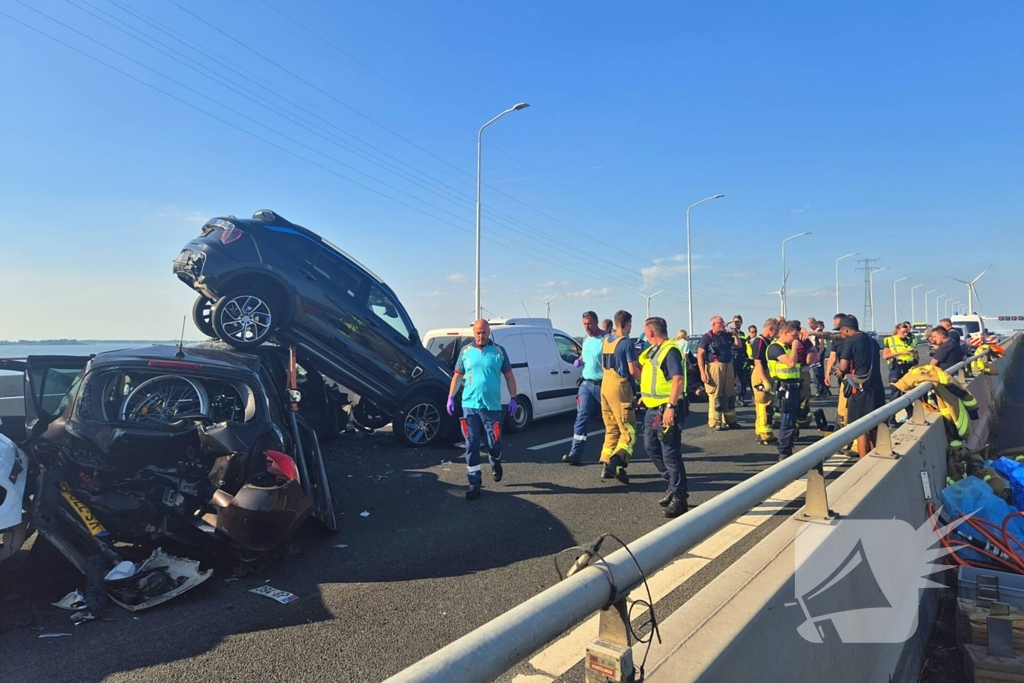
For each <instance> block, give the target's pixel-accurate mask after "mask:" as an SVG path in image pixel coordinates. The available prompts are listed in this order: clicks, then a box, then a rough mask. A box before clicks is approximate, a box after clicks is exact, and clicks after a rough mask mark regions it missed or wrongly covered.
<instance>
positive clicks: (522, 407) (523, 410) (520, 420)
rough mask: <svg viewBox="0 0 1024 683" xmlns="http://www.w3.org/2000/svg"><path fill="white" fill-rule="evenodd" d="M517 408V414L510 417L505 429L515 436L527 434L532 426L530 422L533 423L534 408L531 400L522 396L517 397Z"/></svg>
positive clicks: (507, 419)
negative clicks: (521, 433) (520, 433)
mask: <svg viewBox="0 0 1024 683" xmlns="http://www.w3.org/2000/svg"><path fill="white" fill-rule="evenodd" d="M516 406H517V410H516V414H515V415H509V416H508V417H507V418H506V425H505V428H506V429H508V431H510V432H512V433H513V434H518V433H519V432H525V431H526V429H527V428H528V427H529V426H530V422H532V421H533V406H532V405H530V399H528V398H526V397H525V396H523V395H522V394H520V395H519V396H516Z"/></svg>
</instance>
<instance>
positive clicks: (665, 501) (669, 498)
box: [658, 487, 676, 507]
mask: <svg viewBox="0 0 1024 683" xmlns="http://www.w3.org/2000/svg"><path fill="white" fill-rule="evenodd" d="M674 495H676V494H675V491H673V490H672V488H671V487H669V489H668V490H667V491H666V492H665V495H664V497H662V498H659V499H658V505H660V506H661V507H668V504H669V503H671V502H672V496H674Z"/></svg>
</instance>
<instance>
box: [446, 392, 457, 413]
mask: <svg viewBox="0 0 1024 683" xmlns="http://www.w3.org/2000/svg"><path fill="white" fill-rule="evenodd" d="M445 407H446V408H448V414H449V415H454V414H455V397H454V396H449V397H448V404H447V406H445Z"/></svg>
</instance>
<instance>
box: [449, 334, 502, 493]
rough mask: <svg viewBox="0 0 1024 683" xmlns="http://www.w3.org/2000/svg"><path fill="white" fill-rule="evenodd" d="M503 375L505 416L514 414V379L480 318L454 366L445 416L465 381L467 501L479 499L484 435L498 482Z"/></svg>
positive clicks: (500, 471) (463, 408) (451, 412)
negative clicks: (506, 410) (507, 398)
mask: <svg viewBox="0 0 1024 683" xmlns="http://www.w3.org/2000/svg"><path fill="white" fill-rule="evenodd" d="M502 375H504V377H505V383H506V384H507V385H508V393H509V396H510V397H511V399H510V400H509V403H508V412H509V414H510V415H514V414H515V412H516V393H517V391H516V378H515V377H514V376H513V375H512V366H511V364H510V363H509V361H508V354H507V353H505V349H503V348H501V347H500V346H498V345H497V344H495V343H494V342H492V341H491V326H490V325H489V324H488V322H487V321H486V320H484V319H483V318H481V319H480V320H477V321H476V322H475V323H473V343H472V344H469V345H467V346H465V347H463V349H462V352H461V353H459V360H458V362H457V363H456V364H455V376H454V377H452V383H451V386H450V387H449V388H448V405H447V408H448V414H449V415H453V414H454V413H455V393H456V392H457V391H458V390H459V385H460V384H462V383H463V378H465V389H464V390H463V392H462V435H463V436H464V437H465V439H466V477H467V478H468V479H469V489H468V490H467V491H466V500H476V499H477V498H479V497H480V487H481V485H482V484H483V478H482V477H481V476H480V436H481V433H483V434H486V435H487V447H488V450H489V452H490V461H491V475H492V476H493V478H494V481H496V482H498V481H501V477H502V474H503V471H502V467H501V422H502V419H503V418H504V417H505V415H504V412H503V411H502V409H501V377H502Z"/></svg>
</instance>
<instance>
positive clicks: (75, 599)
mask: <svg viewBox="0 0 1024 683" xmlns="http://www.w3.org/2000/svg"><path fill="white" fill-rule="evenodd" d="M50 604H51V605H53V606H54V607H60V608H61V609H66V610H71V611H72V612H77V611H78V610H80V609H85V607H86V605H85V596H84V595H82V591H71V592H70V593H68V594H67V595H65V596H64V597H63V598H61V600H60V602H51V603H50Z"/></svg>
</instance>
